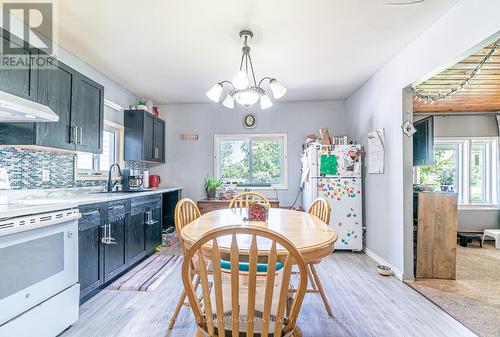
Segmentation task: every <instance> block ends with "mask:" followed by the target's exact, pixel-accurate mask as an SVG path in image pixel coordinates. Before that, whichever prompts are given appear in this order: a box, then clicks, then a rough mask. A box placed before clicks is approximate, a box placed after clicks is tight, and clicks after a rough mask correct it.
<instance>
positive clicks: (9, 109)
mask: <svg viewBox="0 0 500 337" xmlns="http://www.w3.org/2000/svg"><path fill="white" fill-rule="evenodd" d="M58 120H59V116H58V115H57V114H56V113H55V112H54V111H52V110H51V109H50V108H49V107H48V106H46V105H43V104H40V103H36V102H33V101H30V100H28V99H25V98H22V97H18V96H15V95H11V94H9V93H6V92H4V91H0V123H20V122H57V121H58Z"/></svg>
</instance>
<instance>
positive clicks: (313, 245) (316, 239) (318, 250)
mask: <svg viewBox="0 0 500 337" xmlns="http://www.w3.org/2000/svg"><path fill="white" fill-rule="evenodd" d="M247 216H248V212H247V209H246V208H232V209H220V210H216V211H212V212H208V213H205V214H203V215H202V216H200V217H199V218H197V219H196V220H194V221H192V222H190V223H189V224H187V225H186V226H184V228H182V230H181V233H180V234H181V238H182V240H183V242H184V244H185V246H186V248H188V249H189V247H191V246H192V245H193V244H194V243H195V242H196V241H198V240H199V239H200V238H201V237H203V235H205V234H206V233H207V232H209V231H210V230H213V229H216V228H220V227H223V226H229V225H233V226H234V225H236V226H241V227H245V226H260V227H263V228H267V229H270V230H273V231H275V232H277V233H279V234H281V235H283V236H284V237H285V238H287V239H288V240H289V241H291V242H292V243H293V245H294V246H295V247H296V248H297V250H298V251H299V253H300V254H301V255H302V258H303V259H304V262H305V263H306V264H308V263H317V262H319V261H321V260H322V259H323V258H325V257H327V256H329V255H330V254H331V253H332V252H333V250H334V248H335V242H336V241H337V238H338V236H337V233H336V232H335V231H334V230H333V229H332V228H331V227H330V226H329V225H328V224H326V223H324V222H323V221H321V220H320V219H319V218H318V217H316V216H314V215H311V214H308V213H306V212H301V211H296V210H290V209H283V208H270V209H269V214H268V219H267V221H248V220H247ZM237 240H238V247H239V249H240V250H241V251H248V250H249V248H250V243H251V237H250V236H249V235H238V236H237ZM259 240H262V241H261V242H259V241H257V244H258V246H259V250H266V245H268V244H270V242H266V240H265V239H263V238H261V239H259ZM217 244H218V246H219V249H221V250H222V249H227V250H228V251H229V249H230V246H231V237H226V238H224V237H222V238H220V239H219V240H218V241H217ZM268 248H270V247H267V249H268ZM279 253H280V249H279V248H278V255H279Z"/></svg>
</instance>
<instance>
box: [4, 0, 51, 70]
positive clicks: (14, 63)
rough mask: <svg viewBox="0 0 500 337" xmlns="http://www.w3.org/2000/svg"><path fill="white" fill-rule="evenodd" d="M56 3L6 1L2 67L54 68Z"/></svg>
mask: <svg viewBox="0 0 500 337" xmlns="http://www.w3.org/2000/svg"><path fill="white" fill-rule="evenodd" d="M53 9H54V8H53V4H52V3H51V2H43V3H41V2H40V3H34V2H30V3H27V2H4V3H3V4H2V27H3V29H4V30H3V34H4V38H3V39H2V43H1V44H0V54H1V58H0V68H2V69H13V68H15V69H32V68H34V67H36V68H53V67H54V65H55V63H56V59H55V57H54V55H53V54H54V47H53V42H52V40H53V33H54V26H53V22H54V20H53V18H54V16H53V15H54V11H53Z"/></svg>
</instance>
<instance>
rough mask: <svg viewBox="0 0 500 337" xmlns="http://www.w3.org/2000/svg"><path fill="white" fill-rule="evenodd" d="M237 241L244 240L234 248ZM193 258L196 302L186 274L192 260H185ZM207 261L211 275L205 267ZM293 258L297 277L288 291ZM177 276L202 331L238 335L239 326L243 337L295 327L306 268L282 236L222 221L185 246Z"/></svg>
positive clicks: (280, 331)
mask: <svg viewBox="0 0 500 337" xmlns="http://www.w3.org/2000/svg"><path fill="white" fill-rule="evenodd" d="M223 242H224V244H223ZM238 243H239V244H240V245H241V246H242V245H243V243H244V244H245V248H244V249H242V250H240V248H239V247H238ZM219 244H220V246H219ZM222 245H224V248H222ZM195 258H196V259H197V260H198V261H199V263H198V267H197V269H198V270H195V271H194V272H195V273H198V274H199V276H200V282H201V286H202V294H203V297H202V300H201V302H200V300H199V299H198V296H197V294H196V291H195V287H194V284H193V282H194V281H193V280H192V277H191V276H192V273H193V265H192V264H191V263H189V261H190V260H192V259H195ZM209 262H211V263H212V269H213V270H212V271H211V275H209V274H208V272H207V267H206V266H207V265H208V264H209ZM262 264H264V265H265V273H264V274H263V273H262V268H261V267H262ZM294 264H295V265H297V267H298V272H299V283H298V285H297V288H296V289H297V290H296V292H289V286H290V275H291V272H292V265H294ZM228 265H229V266H230V269H229V270H228V269H227V266H228ZM258 265H259V266H258ZM242 266H243V267H242ZM209 276H210V277H211V279H210V280H209ZM210 281H211V282H212V284H211V283H210ZM182 282H183V283H184V289H185V290H186V294H187V296H188V298H189V303H190V305H191V308H192V310H193V313H194V316H195V319H196V322H197V324H198V328H200V329H203V331H204V332H205V333H204V334H206V335H208V336H214V335H218V336H221V337H222V336H225V335H226V331H227V332H228V333H229V331H230V332H231V335H232V336H233V337H238V336H240V331H241V332H242V333H243V334H244V332H245V331H246V336H247V337H249V336H252V337H253V336H254V333H260V334H261V336H262V337H267V336H268V334H269V333H274V336H281V335H282V333H283V334H286V333H288V332H291V331H293V330H294V329H295V326H296V320H297V316H298V314H299V310H300V307H301V305H302V300H303V299H304V294H305V291H306V286H307V270H306V266H305V264H304V260H303V259H302V256H301V255H300V253H299V252H298V251H297V249H296V248H295V246H294V245H293V244H292V243H291V242H290V241H289V240H288V239H286V238H285V237H284V236H282V235H280V234H278V233H276V232H274V231H271V230H269V229H266V228H262V227H257V226H245V227H241V226H225V227H220V228H217V229H214V230H211V231H209V232H207V233H206V234H205V235H204V236H203V237H202V238H200V240H198V241H197V242H195V244H194V245H193V246H192V247H191V248H189V250H188V251H187V253H186V256H185V259H184V261H183V264H182ZM211 291H212V293H211ZM290 296H293V297H290ZM224 303H225V304H226V305H224ZM202 308H203V310H202ZM287 309H289V310H287ZM225 318H226V319H225Z"/></svg>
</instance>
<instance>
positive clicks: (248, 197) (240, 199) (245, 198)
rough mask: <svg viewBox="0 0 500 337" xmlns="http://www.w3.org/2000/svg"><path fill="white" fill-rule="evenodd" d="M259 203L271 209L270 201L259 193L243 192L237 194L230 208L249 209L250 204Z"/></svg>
mask: <svg viewBox="0 0 500 337" xmlns="http://www.w3.org/2000/svg"><path fill="white" fill-rule="evenodd" d="M252 202H254V203H258V204H263V205H266V206H267V208H271V204H270V203H269V200H267V198H266V197H265V196H263V195H262V194H260V193H257V192H242V193H239V194H237V195H236V196H235V197H234V198H233V199H232V200H231V202H230V203H229V208H248V205H249V204H250V203H252Z"/></svg>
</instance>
